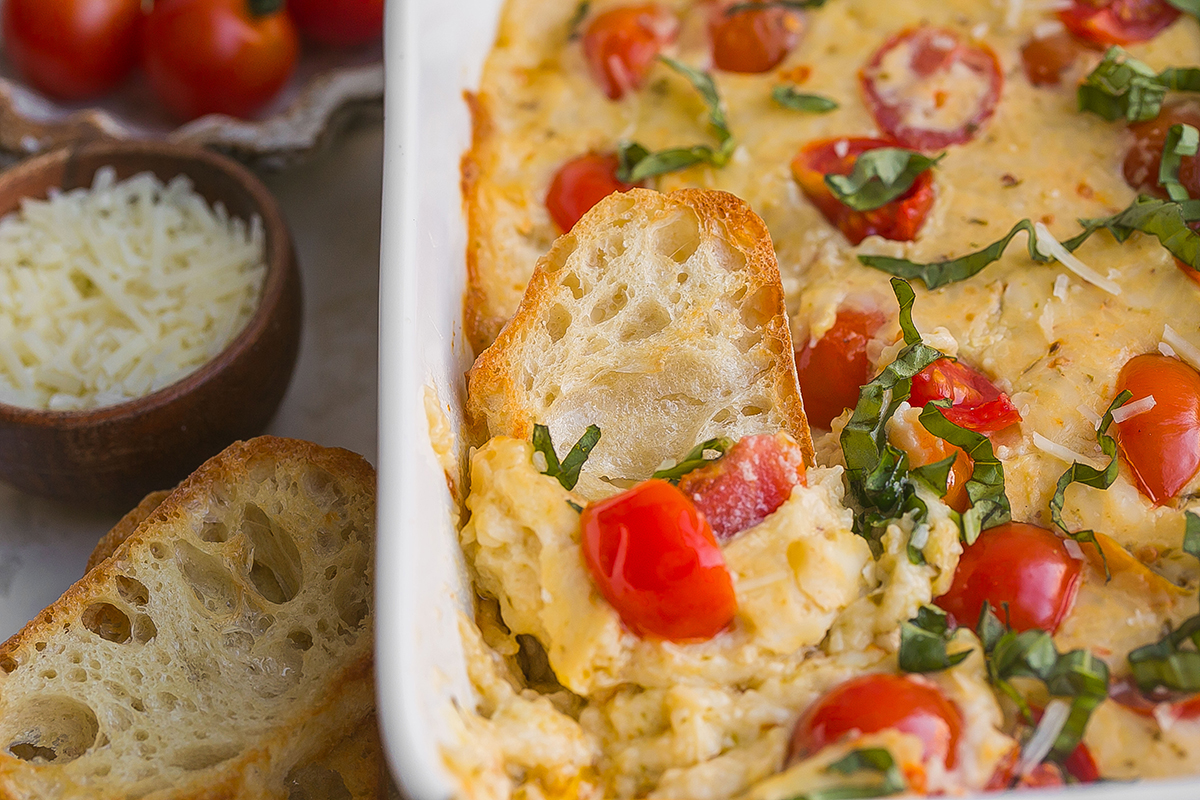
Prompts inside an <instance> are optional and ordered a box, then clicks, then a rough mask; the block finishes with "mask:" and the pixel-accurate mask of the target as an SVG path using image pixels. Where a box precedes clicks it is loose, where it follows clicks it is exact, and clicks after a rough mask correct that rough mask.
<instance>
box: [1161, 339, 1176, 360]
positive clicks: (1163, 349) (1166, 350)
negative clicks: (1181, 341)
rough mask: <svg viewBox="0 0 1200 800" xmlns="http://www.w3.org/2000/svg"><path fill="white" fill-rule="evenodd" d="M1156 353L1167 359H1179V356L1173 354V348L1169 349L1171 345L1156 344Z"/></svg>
mask: <svg viewBox="0 0 1200 800" xmlns="http://www.w3.org/2000/svg"><path fill="white" fill-rule="evenodd" d="M1158 352H1160V353H1162V354H1163V355H1164V356H1167V357H1168V358H1179V354H1178V353H1176V352H1175V348H1174V347H1171V345H1169V344H1167V343H1166V342H1159V343H1158Z"/></svg>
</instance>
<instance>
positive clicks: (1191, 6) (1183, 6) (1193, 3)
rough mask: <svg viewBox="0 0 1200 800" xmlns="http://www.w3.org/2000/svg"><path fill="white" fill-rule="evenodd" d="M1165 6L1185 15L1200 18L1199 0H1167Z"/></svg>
mask: <svg viewBox="0 0 1200 800" xmlns="http://www.w3.org/2000/svg"><path fill="white" fill-rule="evenodd" d="M1167 4H1168V5H1172V6H1174V7H1175V8H1178V9H1179V10H1180V11H1182V12H1183V13H1185V14H1191V15H1192V16H1193V17H1198V18H1200V0H1167Z"/></svg>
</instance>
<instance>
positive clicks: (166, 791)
mask: <svg viewBox="0 0 1200 800" xmlns="http://www.w3.org/2000/svg"><path fill="white" fill-rule="evenodd" d="M374 497H375V476H374V471H373V470H372V469H371V467H370V465H368V464H367V463H366V462H365V461H364V460H362V459H361V458H360V457H358V456H356V455H354V454H352V453H349V452H346V451H343V450H332V449H326V448H321V447H317V446H316V445H312V444H309V443H307V442H298V441H293V440H286V439H275V438H271V437H262V438H259V439H255V440H252V441H250V442H243V443H238V444H235V445H233V446H232V447H230V448H229V449H227V450H226V451H225V452H223V453H222V454H220V455H219V456H217V457H216V458H214V459H212V460H211V461H209V462H208V463H206V464H205V465H204V466H202V467H201V468H200V469H199V470H198V471H197V472H196V473H195V474H193V475H192V477H191V478H189V479H188V480H186V481H185V482H184V483H183V484H181V485H180V486H179V488H177V489H176V490H175V491H174V492H172V493H171V494H170V495H169V496H167V497H166V498H165V499H162V498H161V497H157V498H151V499H148V500H147V504H148V508H153V511H149V514H148V517H147V518H146V519H145V520H144V521H143V522H141V524H139V525H137V526H136V529H134V530H133V531H132V532H129V531H128V525H125V527H124V528H122V525H121V524H119V525H118V526H117V528H116V529H114V534H112V535H110V537H106V539H105V540H103V541H102V542H101V545H100V546H99V547H98V548H97V554H98V555H99V554H102V553H103V552H104V551H105V550H108V551H110V552H111V555H109V556H108V557H107V558H105V559H104V560H102V561H100V563H98V564H95V566H94V567H93V568H92V569H91V570H90V571H89V572H88V573H87V575H85V576H84V578H82V579H81V580H80V581H79V582H78V583H76V584H75V585H74V586H73V587H71V589H69V590H68V591H67V592H66V593H65V594H64V595H63V596H62V597H61V598H60V599H59V600H58V601H57V602H55V603H54V604H53V605H51V606H50V607H49V608H47V609H46V610H45V611H44V612H42V614H40V615H39V616H38V617H37V618H36V619H34V620H33V621H32V622H31V623H29V625H27V626H26V627H25V628H24V629H23V630H22V631H20V632H19V633H17V634H16V635H15V636H13V637H12V638H11V639H10V640H9V641H8V642H6V643H5V644H4V645H3V646H2V647H0V797H5V798H7V797H14V798H15V797H31V798H32V797H52V796H87V797H96V798H108V797H113V798H117V797H119V798H139V797H154V798H167V797H170V798H183V797H201V796H203V797H279V798H286V797H288V796H289V794H294V790H295V786H296V785H297V774H298V773H296V770H308V771H309V772H313V774H316V772H314V770H316V771H322V770H326V769H327V768H326V767H323V766H321V765H320V764H319V763H317V764H316V765H315V766H314V759H319V757H321V755H322V754H323V753H327V752H329V751H330V749H331V747H332V746H334V745H336V744H337V743H339V742H340V741H342V740H343V739H345V738H346V737H347V736H349V735H351V734H352V733H353V732H354V731H356V730H361V728H360V726H361V725H362V724H363V721H364V720H365V719H366V718H367V717H368V715H369V714H371V712H372V711H373V706H374V691H373V679H372V668H371V665H372V635H371V630H372V599H373V598H372V583H373V581H372V571H373V566H372V552H373V541H374V518H375V507H374ZM158 500H161V503H160V504H158V505H157V507H154V505H153V503H155V502H157V501H158ZM148 508H146V507H139V509H140V511H141V513H145V512H146V511H148ZM138 513H139V510H135V512H132V513H131V515H129V516H128V517H127V518H126V520H123V523H128V522H132V521H135V519H136V515H137V514H138ZM121 539H123V541H119V540H121ZM321 774H322V776H323V779H325V780H330V777H329V776H328V775H326V774H325V773H324V772H322V773H321ZM301 777H302V776H301ZM301 782H304V781H301ZM343 783H344V782H343ZM345 796H347V797H349V796H351V795H350V794H349V793H347V794H346V795H345Z"/></svg>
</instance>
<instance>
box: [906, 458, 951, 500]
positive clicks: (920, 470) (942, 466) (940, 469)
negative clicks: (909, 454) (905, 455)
mask: <svg viewBox="0 0 1200 800" xmlns="http://www.w3.org/2000/svg"><path fill="white" fill-rule="evenodd" d="M957 458H958V454H957V453H955V454H954V455H950V456H946V457H945V458H943V459H942V460H941V461H935V462H933V463H932V464H926V465H925V466H923V467H914V468H913V469H912V470H911V471H910V474H911V475H912V476H913V477H914V478H919V479H920V480H921V483H924V484H925V485H926V486H928V487H929V488H930V489H932V490H933V491H934V493H936V494H937V496H938V497H945V496H946V492H947V491H949V482H950V470H951V469H953V468H954V462H955V460H956V459H957Z"/></svg>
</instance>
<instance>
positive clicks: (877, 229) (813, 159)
mask: <svg viewBox="0 0 1200 800" xmlns="http://www.w3.org/2000/svg"><path fill="white" fill-rule="evenodd" d="M896 146H898V145H897V144H896V142H892V141H888V140H886V139H867V138H862V137H855V138H847V137H841V138H837V139H818V140H817V141H815V142H809V143H808V144H806V145H804V147H802V148H801V149H800V152H799V153H797V154H796V157H795V158H793V159H792V177H793V178H795V179H796V183H798V184H800V190H801V191H802V192H804V195H805V197H807V198H808V199H809V201H811V202H812V204H813V205H814V206H816V207H817V210H818V211H820V212H821V214H823V215H824V216H825V219H827V220H829V221H830V222H831V223H832V224H834V225H836V226H837V227H838V229H839V230H840V231H841V232H842V233H843V234H844V235H845V237H846V239H847V240H848V241H849V242H850V244H858V243H859V242H861V241H862V240H863V239H865V238H867V237H868V236H882V237H883V238H885V239H892V240H893V241H897V242H911V241H912V240H913V239H915V238H917V231H919V230H921V226H922V225H924V224H925V217H926V216H927V215H928V214H929V209H931V208H932V207H933V199H934V191H933V173H932V171H931V170H926V171H925V172H922V173H921V174H920V175H918V176H917V179H916V180H915V181H913V185H912V186H911V187H910V188H909V190H908V191H907V192H905V193H904V194H902V195H901V196H900V197H898V198H897V199H895V200H893V201H892V202H890V203H888V204H887V205H885V206H881V207H880V208H876V209H874V210H873V211H855V210H854V209H852V208H850V207H849V206H847V205H846V204H845V203H843V202H842V201H840V200H838V199H837V198H836V197H834V195H833V192H831V191H829V187H828V186H826V185H825V176H826V175H849V174H850V172H851V171H852V170H853V169H854V163H855V162H856V161H857V160H858V157H859V156H860V155H862V154H863V153H865V152H867V151H868V150H875V149H878V148H880V147H896ZM835 416H836V415H835Z"/></svg>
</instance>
